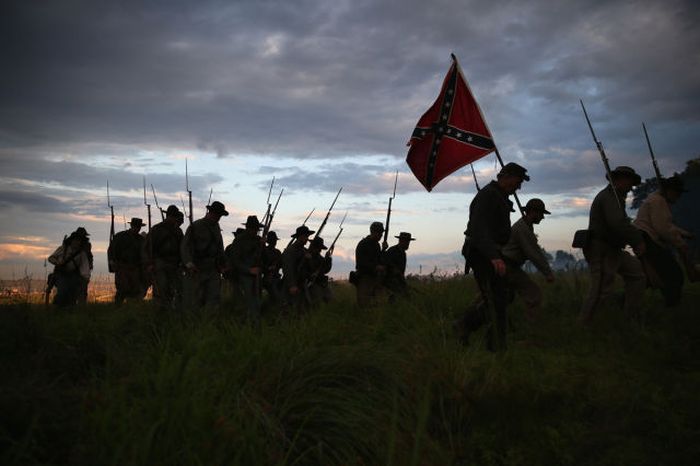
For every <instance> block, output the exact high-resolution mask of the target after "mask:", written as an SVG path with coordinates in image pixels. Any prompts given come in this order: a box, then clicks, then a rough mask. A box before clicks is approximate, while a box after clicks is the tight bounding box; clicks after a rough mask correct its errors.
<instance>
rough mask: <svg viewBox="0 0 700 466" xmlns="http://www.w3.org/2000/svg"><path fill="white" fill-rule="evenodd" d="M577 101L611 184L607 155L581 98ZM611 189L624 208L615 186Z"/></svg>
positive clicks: (618, 202) (622, 207) (618, 203)
mask: <svg viewBox="0 0 700 466" xmlns="http://www.w3.org/2000/svg"><path fill="white" fill-rule="evenodd" d="M579 102H581V108H582V109H583V115H584V116H585V117H586V122H587V123H588V128H589V129H590V130H591V136H593V142H595V145H596V147H597V148H598V152H599V153H600V158H601V159H602V160H603V166H604V167H605V174H606V175H607V177H608V181H610V186H612V175H611V174H610V163H609V162H608V156H607V155H605V150H604V149H603V144H602V143H601V142H600V141H599V140H598V138H597V137H596V135H595V131H593V125H591V120H590V119H589V118H588V112H586V106H585V105H583V100H581V99H579ZM612 191H613V193H614V194H615V199H616V200H617V205H619V206H620V208H621V209H623V210H624V208H625V206H624V204H623V203H622V202H620V197H619V196H618V195H617V190H616V189H615V188H613V190H612Z"/></svg>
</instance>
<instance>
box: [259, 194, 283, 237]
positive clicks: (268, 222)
mask: <svg viewBox="0 0 700 466" xmlns="http://www.w3.org/2000/svg"><path fill="white" fill-rule="evenodd" d="M282 194H284V188H282V191H280V195H279V196H277V202H275V207H274V208H273V209H272V212H270V213H269V214H268V215H267V218H266V219H265V222H263V225H264V228H263V233H264V235H263V238H265V237H267V233H268V232H269V231H270V226H272V219H274V218H275V213H276V212H277V206H278V205H279V203H280V199H282ZM268 205H269V204H268ZM268 210H269V207H268Z"/></svg>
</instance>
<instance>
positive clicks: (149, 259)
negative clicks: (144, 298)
mask: <svg viewBox="0 0 700 466" xmlns="http://www.w3.org/2000/svg"><path fill="white" fill-rule="evenodd" d="M183 220H184V215H183V214H182V212H180V209H178V208H177V207H176V206H174V205H170V206H168V208H167V210H166V211H165V220H163V221H162V222H160V223H158V224H156V225H154V226H153V228H151V231H150V232H149V233H148V235H147V236H146V241H145V243H144V257H145V262H146V271H147V272H148V273H149V274H150V275H151V276H152V277H153V302H154V303H155V304H156V306H158V308H160V309H162V310H166V309H175V308H177V307H179V305H180V304H181V303H180V300H181V297H182V280H181V271H182V261H181V260H180V244H182V238H183V236H184V235H183V234H182V230H181V229H180V225H182V222H183Z"/></svg>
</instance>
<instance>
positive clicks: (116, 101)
mask: <svg viewBox="0 0 700 466" xmlns="http://www.w3.org/2000/svg"><path fill="white" fill-rule="evenodd" d="M699 22H700V6H699V5H698V3H697V2H695V1H675V0H669V1H664V2H660V1H592V0H591V1H545V0H536V1H493V0H490V1H483V0H479V1H465V0H462V1H457V0H434V1H431V2H425V1H418V0H402V1H398V0H376V1H365V0H353V1H349V0H348V1H346V0H338V1H333V2H328V1H323V0H301V1H294V0H284V1H283V0H270V1H266V0H256V1H235V0H233V1H207V0H199V1H187V2H186V1H177V0H168V1H110V2H104V1H99V0H89V1H88V0H85V1H80V0H75V1H71V0H66V1H62V2H44V1H26V0H8V1H4V2H2V3H1V5H0V63H2V66H1V69H2V70H3V71H2V73H0V218H1V219H2V222H1V224H0V277H2V278H9V277H11V276H13V275H15V276H20V275H23V274H24V271H25V270H27V271H28V272H29V273H32V274H34V275H35V276H38V275H41V274H43V273H44V258H45V257H47V256H48V255H49V254H51V252H53V250H54V249H55V248H56V247H57V246H58V245H59V244H60V242H61V240H62V239H63V236H64V235H65V234H68V233H70V232H71V231H73V230H75V228H76V227H78V226H84V227H86V228H87V230H88V231H89V232H90V233H91V238H92V242H93V248H94V251H95V252H96V271H95V272H96V273H100V274H105V273H106V257H105V251H106V248H107V244H108V236H109V222H110V217H109V209H108V207H107V198H106V186H107V182H109V184H110V191H111V202H112V204H113V206H114V209H115V214H116V217H117V218H116V227H117V230H121V229H123V228H124V218H126V219H127V220H128V219H129V218H131V217H142V218H144V219H145V218H146V208H145V206H144V201H143V192H142V184H143V177H144V176H145V179H146V184H147V186H148V192H147V194H148V202H149V203H150V204H154V200H153V196H152V194H151V189H150V186H151V184H153V186H154V188H155V190H156V193H157V195H158V201H159V203H160V205H161V206H162V207H164V208H165V207H166V206H167V205H168V204H171V203H175V204H177V205H178V206H181V204H180V202H181V201H180V199H181V196H186V193H185V160H187V161H188V166H189V181H190V187H191V189H192V191H193V196H194V199H193V201H194V209H193V210H194V216H195V218H197V217H201V216H203V215H204V213H205V205H206V203H207V200H208V197H209V193H210V190H213V194H212V200H219V201H221V202H223V203H224V204H225V205H226V206H227V209H228V210H229V211H230V212H231V215H230V216H228V217H224V219H223V220H222V222H221V227H222V229H223V236H224V241H225V242H226V243H229V242H230V241H231V239H232V234H231V232H232V231H234V230H235V229H236V228H237V227H238V226H239V225H240V224H241V223H242V222H244V221H245V218H246V216H248V215H258V216H259V217H262V215H263V214H264V212H265V209H266V206H267V204H266V199H267V192H268V189H269V186H270V181H271V180H272V177H273V176H274V177H275V186H274V188H273V198H274V197H275V196H276V195H278V194H279V191H280V190H281V189H282V188H284V195H283V197H282V199H281V201H280V204H279V208H278V211H277V214H276V216H275V221H274V225H273V229H274V230H276V231H277V232H278V234H279V235H280V237H282V238H283V240H282V242H281V243H282V245H284V244H286V238H287V237H289V235H290V234H291V233H292V232H293V230H294V228H295V227H296V226H298V225H299V224H300V223H301V222H302V221H303V219H304V218H305V217H306V215H307V214H308V212H309V211H311V209H313V208H315V209H316V210H315V212H314V215H313V216H312V218H311V219H310V220H309V225H310V226H311V227H312V229H313V228H314V227H318V225H320V223H321V222H322V220H323V217H324V216H325V213H326V210H327V209H328V207H329V206H330V204H331V202H332V200H333V197H334V196H335V193H336V192H337V191H338V189H339V188H340V187H342V188H343V191H342V193H341V195H340V197H339V199H338V203H337V205H336V208H335V210H334V212H333V213H332V214H331V216H330V218H329V221H328V224H327V226H326V229H325V230H324V232H323V235H322V236H324V237H325V238H326V241H327V242H330V241H331V240H332V238H333V236H335V234H336V233H337V232H338V229H339V221H340V219H341V218H342V215H343V214H344V213H345V212H346V211H347V213H348V216H347V220H346V223H345V224H344V226H343V234H342V236H341V237H340V239H339V240H338V244H337V247H336V254H335V256H334V260H335V264H336V266H335V268H336V271H337V273H338V274H344V273H346V271H347V270H350V269H351V268H352V262H353V257H354V248H355V245H356V244H357V242H358V241H359V240H360V239H361V238H362V237H363V236H365V235H366V234H367V233H368V227H369V224H370V223H371V222H372V221H383V220H384V218H385V216H386V208H387V203H388V200H389V196H390V195H391V190H392V188H393V181H394V173H395V172H396V171H397V170H398V172H399V179H398V187H397V192H396V198H395V199H394V201H393V212H392V217H391V233H392V236H393V235H394V234H398V233H399V232H400V231H408V232H411V233H412V234H413V236H414V237H416V238H417V241H415V242H413V243H412V246H411V249H410V250H409V253H408V269H409V272H414V273H415V272H418V271H422V272H423V273H428V272H431V271H433V270H435V268H436V267H437V269H438V271H440V272H444V273H450V272H453V271H456V270H459V269H460V268H461V267H462V262H461V259H460V256H459V250H460V248H461V244H462V241H463V235H462V232H463V231H464V229H465V226H466V223H467V220H468V207H469V203H470V202H471V200H472V198H473V196H474V194H475V193H476V187H475V185H474V181H473V179H472V176H471V172H470V171H469V168H468V167H465V168H463V169H461V170H460V171H458V172H456V173H454V174H453V175H451V176H450V177H448V178H446V179H445V180H443V181H442V182H441V183H440V184H439V185H438V186H437V187H436V188H435V189H434V190H433V192H431V193H428V192H426V191H425V189H424V188H423V187H422V186H421V185H420V183H419V182H418V181H417V180H416V179H415V178H414V177H413V175H412V174H411V172H410V170H409V169H408V166H407V165H406V163H405V157H406V152H407V147H406V142H407V141H408V139H409V137H410V135H411V133H412V131H413V128H414V126H415V124H416V122H417V121H418V118H419V117H420V116H421V115H422V114H423V112H424V111H425V110H427V108H428V107H429V106H430V105H431V104H432V102H433V101H434V100H435V98H436V96H437V94H438V92H439V89H440V86H441V84H442V80H443V78H444V75H445V73H446V72H447V70H448V68H449V66H450V53H454V54H455V55H456V56H457V57H458V58H459V61H460V64H461V67H462V69H463V72H464V75H465V78H466V79H467V81H468V82H469V84H470V86H471V88H472V91H473V93H474V96H475V98H476V100H477V102H478V103H479V104H480V106H481V110H482V113H483V114H484V117H485V119H486V121H487V123H488V125H489V127H490V129H491V133H492V135H493V137H494V140H495V142H496V145H497V146H498V148H499V151H500V153H501V155H502V156H503V158H504V160H505V161H506V162H509V161H513V162H517V163H519V164H521V165H523V166H525V167H527V168H528V170H529V174H530V176H531V181H530V182H528V183H524V186H523V188H522V190H521V191H520V192H519V197H520V198H521V200H522V202H523V203H525V202H526V201H527V200H528V199H530V198H532V197H540V198H542V199H544V201H545V203H546V204H547V208H548V209H549V210H550V211H552V215H551V216H549V217H547V219H546V220H545V221H544V222H542V224H540V225H539V226H538V227H537V228H536V232H537V233H538V235H539V239H540V243H541V244H542V245H543V246H544V247H545V248H546V249H548V250H556V249H564V250H569V249H570V243H571V238H572V236H573V232H574V231H575V230H576V229H580V228H585V227H586V224H587V213H588V208H589V205H590V201H591V200H592V197H593V196H594V194H595V193H596V192H597V191H598V190H600V189H601V188H602V187H603V186H604V183H605V179H604V172H603V168H602V164H601V161H600V156H599V154H598V152H597V150H596V147H595V145H594V143H593V140H592V138H591V135H590V132H589V130H588V127H587V126H586V122H585V119H584V117H583V114H582V112H581V108H580V104H579V99H583V100H584V102H585V104H586V107H587V109H588V113H589V116H590V117H591V120H592V123H593V126H594V128H595V130H596V132H597V135H598V138H599V139H600V140H601V141H602V142H603V145H604V146H605V148H606V152H607V155H608V157H609V158H610V163H611V165H612V166H613V167H614V166H617V165H630V166H632V167H634V168H635V169H637V171H638V172H639V173H640V174H641V175H642V176H643V177H645V178H646V177H651V176H652V173H653V169H652V166H651V163H650V159H649V155H648V150H647V147H646V142H645V140H644V135H643V132H642V126H641V125H642V122H646V125H647V129H648V130H649V135H650V137H651V140H652V144H653V146H654V150H655V153H656V155H657V158H658V162H659V165H660V167H661V170H662V171H663V172H665V173H671V172H673V171H681V170H682V169H683V168H684V166H685V162H686V161H687V160H689V159H691V158H694V157H698V155H700V144H699V142H700V112H699V111H698V109H699V108H700V105H699V104H700V30H699V29H698V28H697V24H698V23H699ZM495 168H496V167H495V160H494V157H493V155H491V156H488V157H486V158H485V159H482V160H481V161H479V162H477V163H476V164H475V169H476V171H477V177H478V180H479V183H480V184H481V185H484V184H486V183H487V182H489V181H490V180H491V179H493V178H494V177H495V173H496V170H495ZM513 215H515V214H513ZM512 220H513V221H515V220H516V218H515V217H513V218H512ZM157 221H159V214H158V213H157V210H156V209H155V207H154V208H153V222H154V223H155V222H157Z"/></svg>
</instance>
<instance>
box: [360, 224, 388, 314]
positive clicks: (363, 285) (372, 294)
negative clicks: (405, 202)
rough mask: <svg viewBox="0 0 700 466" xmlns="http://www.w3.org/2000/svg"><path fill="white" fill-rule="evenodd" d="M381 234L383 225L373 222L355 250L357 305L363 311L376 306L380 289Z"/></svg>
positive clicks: (382, 271)
mask: <svg viewBox="0 0 700 466" xmlns="http://www.w3.org/2000/svg"><path fill="white" fill-rule="evenodd" d="M383 233H384V225H382V223H381V222H373V223H372V224H371V225H370V227H369V235H368V236H365V237H364V238H363V239H361V240H360V242H359V243H357V247H356V248H355V271H356V272H355V276H356V279H355V281H356V283H355V286H356V288H357V290H356V291H357V305H358V306H359V307H360V308H363V309H365V308H368V307H371V306H373V305H375V304H376V299H377V295H378V293H379V291H380V289H381V282H382V277H383V276H384V271H385V267H384V265H383V264H382V250H381V247H380V246H379V240H380V239H381V238H382V234H383Z"/></svg>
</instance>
